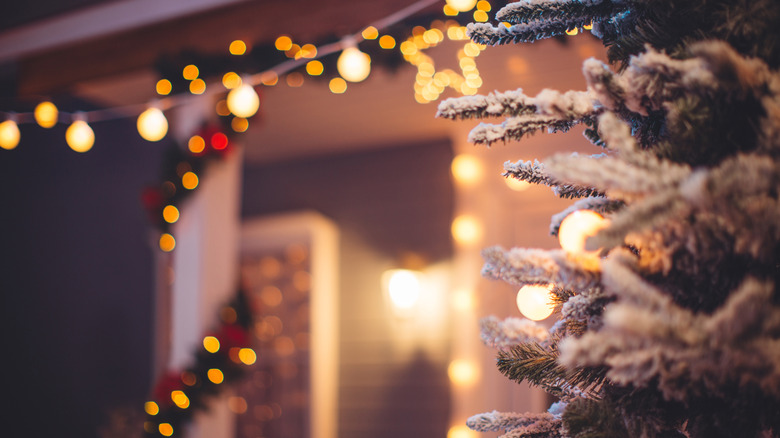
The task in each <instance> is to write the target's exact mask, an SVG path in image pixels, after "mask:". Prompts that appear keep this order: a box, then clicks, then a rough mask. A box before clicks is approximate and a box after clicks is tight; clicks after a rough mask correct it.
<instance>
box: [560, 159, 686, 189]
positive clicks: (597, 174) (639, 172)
mask: <svg viewBox="0 0 780 438" xmlns="http://www.w3.org/2000/svg"><path fill="white" fill-rule="evenodd" d="M651 160H654V158H652V157H649V159H648V160H647V162H646V163H645V166H642V167H639V166H635V165H632V164H629V163H627V162H626V161H624V160H622V159H621V158H618V157H611V156H600V157H597V158H596V157H589V156H582V155H577V154H573V155H562V154H559V155H555V156H553V157H550V158H548V159H547V160H546V161H545V170H546V171H547V172H548V173H549V175H551V176H552V178H554V179H556V180H558V181H566V182H568V183H571V184H576V185H581V186H586V187H593V188H594V189H596V190H598V191H600V192H602V193H607V194H608V195H609V196H610V197H615V198H621V199H634V198H637V197H641V196H643V195H645V194H648V193H657V192H659V191H663V190H668V189H669V188H673V187H675V186H676V185H678V184H680V182H681V181H682V180H683V179H684V178H686V177H687V176H688V175H689V174H690V168H689V167H688V166H684V165H679V164H675V163H672V162H670V161H666V160H665V161H659V160H654V162H653V164H655V166H654V167H655V168H651V169H647V167H648V166H650V164H651ZM656 172H662V173H660V174H657V173H656Z"/></svg>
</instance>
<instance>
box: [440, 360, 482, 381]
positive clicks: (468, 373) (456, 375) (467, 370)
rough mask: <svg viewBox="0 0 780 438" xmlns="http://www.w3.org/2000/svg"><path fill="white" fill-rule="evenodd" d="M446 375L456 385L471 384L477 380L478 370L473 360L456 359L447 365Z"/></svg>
mask: <svg viewBox="0 0 780 438" xmlns="http://www.w3.org/2000/svg"><path fill="white" fill-rule="evenodd" d="M447 375H448V376H449V377H450V381H452V383H454V384H455V385H457V386H471V385H473V384H474V383H476V382H477V379H478V377H479V372H478V371H477V366H476V365H475V364H474V362H471V361H468V360H465V359H456V360H453V361H452V362H450V365H449V366H448V367H447Z"/></svg>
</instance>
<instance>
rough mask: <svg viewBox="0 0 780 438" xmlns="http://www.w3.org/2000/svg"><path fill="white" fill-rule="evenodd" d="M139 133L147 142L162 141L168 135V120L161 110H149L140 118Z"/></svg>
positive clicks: (138, 123)
mask: <svg viewBox="0 0 780 438" xmlns="http://www.w3.org/2000/svg"><path fill="white" fill-rule="evenodd" d="M136 125H137V127H138V133H139V134H141V137H143V139H144V140H146V141H160V140H162V139H163V138H164V137H165V134H167V133H168V120H167V119H166V118H165V115H164V114H163V112H162V111H160V109H159V108H154V107H152V108H149V109H147V110H146V111H144V112H142V113H141V115H140V116H138V122H137V123H136Z"/></svg>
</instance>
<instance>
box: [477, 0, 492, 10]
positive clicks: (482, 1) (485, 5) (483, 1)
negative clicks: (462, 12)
mask: <svg viewBox="0 0 780 438" xmlns="http://www.w3.org/2000/svg"><path fill="white" fill-rule="evenodd" d="M477 9H479V10H480V11H485V12H490V9H491V6H490V2H489V1H487V0H479V1H478V2H477Z"/></svg>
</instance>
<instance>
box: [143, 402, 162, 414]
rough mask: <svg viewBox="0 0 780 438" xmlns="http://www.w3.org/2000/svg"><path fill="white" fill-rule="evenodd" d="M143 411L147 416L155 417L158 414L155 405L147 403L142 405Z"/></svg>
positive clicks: (158, 409)
mask: <svg viewBox="0 0 780 438" xmlns="http://www.w3.org/2000/svg"><path fill="white" fill-rule="evenodd" d="M144 411H146V413H147V414H149V415H157V414H158V413H160V407H159V406H157V403H155V402H153V401H148V402H146V403H144Z"/></svg>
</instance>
